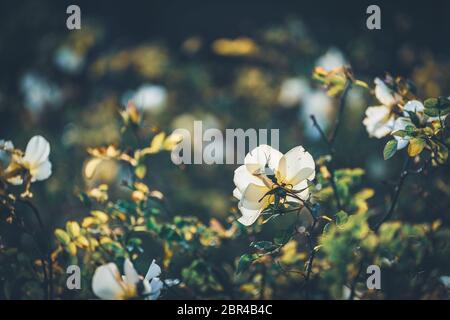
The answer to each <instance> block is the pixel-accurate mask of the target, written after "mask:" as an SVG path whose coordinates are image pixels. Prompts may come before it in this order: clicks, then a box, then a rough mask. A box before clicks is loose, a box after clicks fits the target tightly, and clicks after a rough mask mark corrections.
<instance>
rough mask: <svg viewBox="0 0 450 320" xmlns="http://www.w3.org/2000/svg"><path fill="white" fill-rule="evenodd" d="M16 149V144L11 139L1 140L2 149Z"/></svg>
mask: <svg viewBox="0 0 450 320" xmlns="http://www.w3.org/2000/svg"><path fill="white" fill-rule="evenodd" d="M13 149H14V144H13V143H12V141H10V140H0V150H4V151H12V150H13Z"/></svg>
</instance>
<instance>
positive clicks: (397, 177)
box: [0, 19, 450, 300]
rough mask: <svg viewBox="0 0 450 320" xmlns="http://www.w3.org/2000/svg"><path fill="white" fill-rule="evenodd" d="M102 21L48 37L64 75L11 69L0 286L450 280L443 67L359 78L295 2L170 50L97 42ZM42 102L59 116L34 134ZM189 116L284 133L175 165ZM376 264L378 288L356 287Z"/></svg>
mask: <svg viewBox="0 0 450 320" xmlns="http://www.w3.org/2000/svg"><path fill="white" fill-rule="evenodd" d="M103 34H104V30H103V29H102V28H101V27H99V26H97V25H95V26H94V25H89V26H86V27H83V29H82V30H80V32H79V33H74V34H72V35H71V36H70V37H68V38H67V39H65V40H64V41H63V42H62V44H61V43H59V45H58V46H57V48H55V49H56V50H55V57H54V59H55V62H54V64H55V67H56V68H57V70H58V71H57V72H60V73H61V74H64V77H61V78H63V79H65V80H64V81H62V80H61V83H59V84H53V82H52V80H51V79H47V78H46V77H44V76H40V75H37V76H36V75H34V73H32V74H33V75H34V76H30V74H28V73H27V74H26V75H25V76H24V77H23V79H22V82H23V83H22V86H21V87H22V89H23V91H24V92H23V95H24V101H25V104H24V106H23V110H22V111H23V112H24V114H25V115H26V116H25V118H26V120H27V121H28V120H29V121H28V122H27V121H24V122H26V123H30V125H29V126H28V128H29V129H28V130H27V134H28V133H29V132H28V131H30V132H31V133H30V134H29V135H30V136H32V138H31V139H30V140H29V142H28V143H27V144H26V147H25V151H23V150H22V149H20V148H16V147H15V145H18V146H21V145H22V144H21V143H17V142H16V139H13V140H14V143H13V142H12V141H5V140H1V141H0V209H1V214H0V222H1V224H0V287H1V288H3V290H2V291H1V292H0V298H5V299H8V298H23V299H80V298H81V299H92V298H98V299H143V300H154V299H202V298H208V299H228V298H237V299H272V298H274V299H277V298H289V299H305V298H306V299H330V298H334V299H389V298H431V299H434V298H448V297H449V296H448V294H449V281H448V277H449V274H448V270H450V258H449V257H450V246H449V240H450V228H449V223H450V221H449V216H448V205H449V201H448V195H449V193H450V185H449V183H448V181H447V180H446V176H447V175H448V146H449V143H450V135H449V130H448V126H449V124H448V121H449V120H448V117H447V115H448V114H449V113H450V99H449V98H448V97H447V94H448V92H446V91H447V90H450V87H449V85H450V84H449V83H446V82H445V81H444V80H442V79H441V78H440V77H439V76H438V75H440V73H437V75H435V74H433V76H429V78H430V79H431V80H430V81H434V82H435V83H434V84H435V85H434V86H432V88H433V90H427V89H426V88H428V87H427V86H426V85H425V82H424V80H423V78H424V77H425V78H428V73H429V72H431V71H429V69H427V68H426V67H422V69H419V71H417V72H416V73H414V74H412V75H411V79H407V78H405V77H400V76H398V77H394V76H392V75H390V74H386V75H385V76H383V77H381V76H379V77H376V78H375V79H373V80H372V76H367V75H365V73H364V72H361V74H359V72H358V70H359V68H357V67H355V71H354V70H353V69H352V67H351V66H350V64H349V62H351V61H352V60H355V58H354V57H347V56H346V55H344V53H342V52H341V51H340V50H338V49H337V48H330V49H326V50H322V49H321V48H320V46H319V45H318V44H317V43H315V42H314V39H313V38H312V36H311V35H310V34H309V33H308V32H306V30H305V28H304V26H303V24H302V23H301V21H299V20H296V19H293V20H287V21H286V22H285V23H284V24H282V25H280V26H275V27H270V28H266V29H264V30H261V32H259V33H258V34H257V35H255V36H254V37H238V38H235V39H229V38H219V39H215V40H214V41H212V42H211V43H206V42H204V41H202V39H201V38H198V37H190V38H188V39H186V40H185V41H184V42H183V44H182V46H181V49H177V50H179V52H178V51H176V52H174V51H175V49H173V48H169V47H168V46H166V45H164V44H161V43H158V42H154V43H153V42H152V43H139V44H137V45H135V46H131V47H128V48H122V49H120V50H118V51H117V50H116V49H117V48H115V49H114V50H112V49H111V50H107V51H106V52H107V53H105V51H104V50H103V49H99V47H97V48H96V44H98V43H102V45H104V46H107V43H106V42H105V41H104V40H102V35H103ZM102 41H103V42H102ZM100 48H101V47H100ZM318 48H320V49H318ZM206 50H208V51H207V53H208V54H210V55H213V56H214V59H218V61H219V62H220V63H217V64H216V63H213V62H210V61H209V60H202V59H203V56H202V53H203V52H204V51H206ZM177 54H179V55H180V56H181V57H182V58H180V57H179V56H177ZM298 56H303V57H305V61H307V62H305V64H307V65H308V67H307V68H306V67H304V66H302V67H298V65H299V62H298V61H297V60H296V57H298ZM352 58H353V59H352ZM222 63H224V65H226V66H230V68H225V69H227V70H224V67H223V65H222ZM311 69H312V70H313V72H312V75H310V72H309V71H311ZM431 69H432V70H433V71H436V68H431ZM286 70H294V71H289V72H288V71H286ZM300 74H302V75H300ZM80 75H83V76H86V79H84V80H85V81H86V85H83V86H81V85H80V84H79V83H78V82H79V79H80V78H79V77H80ZM111 79H114V81H112V80H111ZM118 79H126V80H127V81H124V82H126V83H122V81H120V80H118ZM434 79H437V80H436V81H435V80H434ZM414 81H415V82H417V86H416V85H414ZM139 83H140V84H139ZM61 88H65V89H61ZM94 88H95V89H94ZM438 89H439V90H438ZM58 90H62V92H59V91H58ZM42 91H46V94H44V93H45V92H42ZM47 91H48V92H47ZM50 91H51V92H50ZM54 91H58V92H54ZM80 92H82V94H80ZM430 92H431V93H430ZM435 93H436V94H435ZM77 94H78V96H77ZM55 97H56V98H55ZM0 98H1V95H0ZM63 102H64V104H65V106H67V107H68V108H67V109H66V110H65V111H62V109H61V108H60V107H61V106H62V103H63ZM79 105H86V107H85V108H79V109H76V108H70V107H71V106H79ZM249 106H252V107H251V108H250V107H249ZM69 109H70V110H69ZM43 115H48V116H49V119H58V120H59V121H60V123H58V125H57V128H56V129H51V130H50V129H49V130H48V134H47V132H46V131H45V130H44V132H46V133H42V136H41V135H38V132H40V131H41V129H40V127H39V126H38V124H47V122H45V121H49V122H50V121H51V120H46V117H43ZM197 119H199V120H202V121H203V124H204V126H205V127H206V128H213V129H219V130H222V129H225V128H231V127H232V128H248V127H255V128H259V127H261V128H280V131H281V143H280V145H281V146H280V150H277V149H276V148H273V147H272V146H269V145H268V144H266V143H267V142H266V143H260V144H259V145H257V146H256V147H255V148H251V150H247V153H246V156H245V158H244V163H243V164H242V165H221V166H218V165H216V166H207V165H189V164H179V165H175V164H174V163H173V162H172V161H171V154H170V153H171V152H172V151H173V150H175V149H176V148H177V146H179V144H180V143H181V142H183V138H184V137H182V136H180V135H179V134H176V131H174V130H175V129H179V128H183V129H186V130H187V131H189V132H191V131H195V129H194V126H193V122H194V121H195V120H197ZM61 123H63V124H64V125H61V126H60V124H61ZM48 126H49V127H50V125H48ZM44 127H45V126H44ZM172 131H174V132H172ZM171 132H172V133H171ZM35 134H36V135H35ZM44 136H45V138H44ZM27 138H28V137H27ZM17 141H19V142H21V138H17ZM215 142H216V141H215ZM203 143H204V142H203V141H201V142H200V144H198V143H197V144H196V142H195V141H194V145H193V151H194V152H196V151H197V148H200V149H201V148H202V147H203ZM24 145H25V144H24ZM222 147H223V146H222ZM284 150H288V151H287V152H286V153H282V152H281V151H284ZM229 151H230V150H228V149H226V148H223V153H224V154H226V153H227V152H229ZM233 151H234V150H233ZM172 156H173V155H172ZM402 158H403V161H402ZM172 159H173V158H172ZM398 163H403V164H402V165H401V166H399V165H398ZM392 176H394V179H392ZM233 197H234V199H233ZM373 265H375V266H378V267H379V268H381V270H382V273H381V289H380V290H376V289H373V288H372V289H370V288H368V287H367V282H366V280H367V277H368V275H367V272H366V270H368V269H367V268H368V267H369V266H373ZM74 266H75V267H76V268H73V267H74ZM70 270H72V271H70ZM73 270H75V271H73ZM77 270H78V271H77ZM78 272H79V274H78ZM78 276H79V277H78ZM77 277H78V278H77ZM77 279H78V280H77Z"/></svg>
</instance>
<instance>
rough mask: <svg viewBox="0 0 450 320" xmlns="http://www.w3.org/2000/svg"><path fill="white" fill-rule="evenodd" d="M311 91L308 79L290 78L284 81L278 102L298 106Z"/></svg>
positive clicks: (287, 105) (283, 104)
mask: <svg viewBox="0 0 450 320" xmlns="http://www.w3.org/2000/svg"><path fill="white" fill-rule="evenodd" d="M310 91H311V87H310V85H309V82H308V80H306V79H303V78H289V79H286V80H284V81H283V83H282V84H281V88H280V94H279V96H278V102H279V103H280V105H282V106H283V107H286V108H289V107H294V106H298V105H299V103H300V101H301V100H302V99H303V98H304V97H305V95H307V94H308V93H309V92H310Z"/></svg>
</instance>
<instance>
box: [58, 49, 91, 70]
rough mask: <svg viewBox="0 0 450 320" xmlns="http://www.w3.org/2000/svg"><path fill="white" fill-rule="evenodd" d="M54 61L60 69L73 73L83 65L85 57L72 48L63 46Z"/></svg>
mask: <svg viewBox="0 0 450 320" xmlns="http://www.w3.org/2000/svg"><path fill="white" fill-rule="evenodd" d="M54 61H55V64H56V66H57V67H58V68H59V69H61V70H62V71H64V72H67V73H71V74H73V73H77V72H78V71H80V69H81V68H82V67H83V64H84V57H83V56H82V55H80V54H78V53H77V52H75V50H73V49H72V48H69V47H66V46H63V47H61V48H59V49H58V50H57V51H56V53H55V57H54Z"/></svg>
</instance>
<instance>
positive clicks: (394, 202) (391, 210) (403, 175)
mask: <svg viewBox="0 0 450 320" xmlns="http://www.w3.org/2000/svg"><path fill="white" fill-rule="evenodd" d="M410 159H411V158H410V157H409V156H406V159H405V162H404V164H403V168H402V172H401V173H400V178H399V180H398V182H397V185H396V186H395V188H394V197H393V198H392V202H391V206H390V207H389V210H388V211H387V213H386V214H385V215H384V217H383V218H382V219H381V221H380V222H379V223H378V224H377V225H376V226H375V228H374V231H375V232H377V231H378V229H379V228H380V226H381V225H382V224H383V223H384V222H385V221H387V220H389V219H390V218H391V216H392V214H393V213H394V210H395V206H396V205H397V202H398V199H399V196H400V192H401V191H402V187H403V184H404V183H405V179H406V177H407V176H408V174H409V171H408V166H409V162H410Z"/></svg>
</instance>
